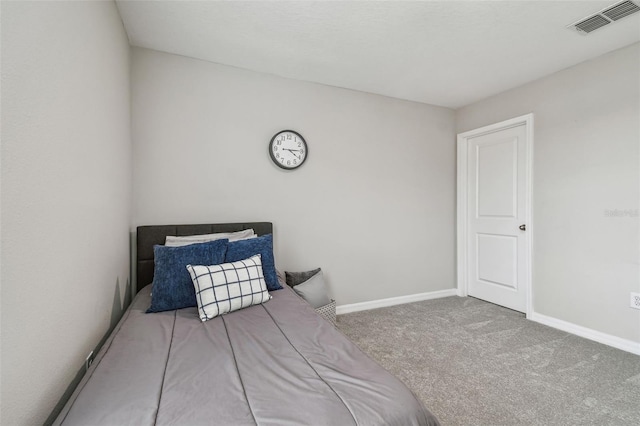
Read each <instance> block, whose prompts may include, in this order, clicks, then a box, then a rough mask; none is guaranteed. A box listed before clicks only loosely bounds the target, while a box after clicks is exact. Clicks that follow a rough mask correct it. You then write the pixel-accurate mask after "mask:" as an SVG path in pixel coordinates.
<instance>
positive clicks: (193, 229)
mask: <svg viewBox="0 0 640 426" xmlns="http://www.w3.org/2000/svg"><path fill="white" fill-rule="evenodd" d="M245 229H253V230H254V231H255V232H256V234H258V235H265V234H271V233H273V224H272V223H271V222H247V223H214V224H203V225H151V226H138V234H137V250H136V252H137V258H136V259H137V260H136V266H137V279H136V293H137V292H138V291H140V290H141V289H142V288H143V287H145V286H147V285H148V284H151V282H152V281H153V246H154V245H156V244H164V240H165V238H166V237H167V235H175V236H183V235H199V234H213V233H217V232H235V231H243V230H245Z"/></svg>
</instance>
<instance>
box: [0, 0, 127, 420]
mask: <svg viewBox="0 0 640 426" xmlns="http://www.w3.org/2000/svg"><path fill="white" fill-rule="evenodd" d="M1 7H2V11H1V13H2V96H1V99H2V148H1V152H2V163H1V164H2V171H1V176H2V179H1V181H2V219H1V225H2V227H1V229H2V238H1V248H2V271H1V282H2V293H1V294H2V302H1V310H2V314H1V315H2V424H3V425H21V424H30V425H34V424H42V423H43V422H45V420H46V419H47V417H48V416H49V415H50V413H51V412H52V410H53V409H54V407H55V406H56V404H57V403H58V401H59V399H60V398H61V397H62V396H63V394H64V392H65V390H66V389H67V387H68V386H69V384H70V383H72V382H73V381H74V378H75V377H76V375H77V373H78V372H79V371H80V369H81V368H82V366H83V363H84V358H85V356H86V355H87V354H88V353H89V351H90V350H92V349H94V348H95V347H96V345H98V343H99V342H100V340H101V339H102V338H103V336H104V334H105V333H106V332H107V331H108V330H109V328H110V327H111V326H112V325H113V324H114V322H115V321H116V320H117V319H118V317H119V316H120V314H121V311H122V305H123V301H124V300H125V293H126V292H127V288H126V286H127V282H128V275H129V257H128V253H129V245H128V235H129V234H128V231H129V223H130V222H129V221H130V213H131V212H130V210H131V202H130V199H131V143H130V121H129V120H130V108H129V101H130V99H129V65H130V63H129V54H130V52H129V45H128V42H127V37H126V34H125V32H124V29H123V27H122V23H121V21H120V17H119V15H118V12H117V10H116V7H115V4H114V3H113V2H4V1H3V2H2V4H1Z"/></svg>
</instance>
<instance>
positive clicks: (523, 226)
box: [518, 223, 527, 231]
mask: <svg viewBox="0 0 640 426" xmlns="http://www.w3.org/2000/svg"><path fill="white" fill-rule="evenodd" d="M518 228H519V229H520V230H521V231H526V230H527V225H525V224H524V223H523V224H522V225H520V226H518Z"/></svg>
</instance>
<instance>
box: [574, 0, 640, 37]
mask: <svg viewBox="0 0 640 426" xmlns="http://www.w3.org/2000/svg"><path fill="white" fill-rule="evenodd" d="M638 11H640V6H638V5H637V4H636V3H634V2H632V1H631V0H625V1H621V2H618V3H616V4H614V5H612V6H609V7H607V8H605V9H602V10H601V11H600V12H598V13H595V14H593V15H591V16H587V17H586V18H583V19H581V20H579V21H578V22H575V23H573V24H571V25H569V26H568V27H567V28H570V29H572V30H575V31H577V32H579V33H581V34H589V33H590V32H592V31H595V30H597V29H598V28H602V27H604V26H605V25H609V24H611V23H613V22H615V21H617V20H619V19H622V18H624V17H626V16H629V15H631V14H633V13H636V12H638Z"/></svg>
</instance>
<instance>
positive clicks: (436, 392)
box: [338, 297, 640, 426]
mask: <svg viewBox="0 0 640 426" xmlns="http://www.w3.org/2000/svg"><path fill="white" fill-rule="evenodd" d="M338 328H339V329H340V330H341V331H342V332H343V333H344V334H346V335H347V336H348V337H349V338H350V339H351V340H353V341H354V342H355V343H356V344H357V345H358V346H359V347H360V348H361V349H362V350H363V351H364V352H366V353H368V354H369V355H370V356H371V357H372V358H373V359H375V360H376V361H377V362H378V363H379V364H381V365H382V366H383V367H384V368H386V369H387V370H389V371H390V372H392V373H393V374H394V375H396V376H397V377H398V378H400V379H401V380H402V381H403V382H404V383H405V384H406V385H407V386H408V387H409V388H410V389H411V390H413V392H414V393H415V394H416V395H417V396H418V397H419V398H420V399H422V401H424V403H425V405H426V406H427V407H428V408H429V410H430V411H431V412H432V413H433V414H435V415H436V416H437V417H438V418H439V419H440V421H441V422H442V424H443V425H445V426H448V425H640V356H637V355H633V354H631V353H628V352H624V351H621V350H618V349H614V348H611V347H609V346H606V345H602V344H599V343H596V342H592V341H590V340H587V339H583V338H581V337H577V336H574V335H572V334H568V333H565V332H562V331H559V330H556V329H553V328H550V327H546V326H544V325H541V324H537V323H535V322H533V321H528V320H526V319H525V317H524V315H523V314H520V313H518V312H514V311H511V310H509V309H505V308H502V307H499V306H496V305H493V304H490V303H486V302H483V301H480V300H477V299H473V298H468V297H465V298H461V297H447V298H443V299H436V300H429V301H424V302H417V303H410V304H406V305H398V306H392V307H388V308H381V309H375V310H370V311H362V312H355V313H351V314H345V315H340V316H338Z"/></svg>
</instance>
